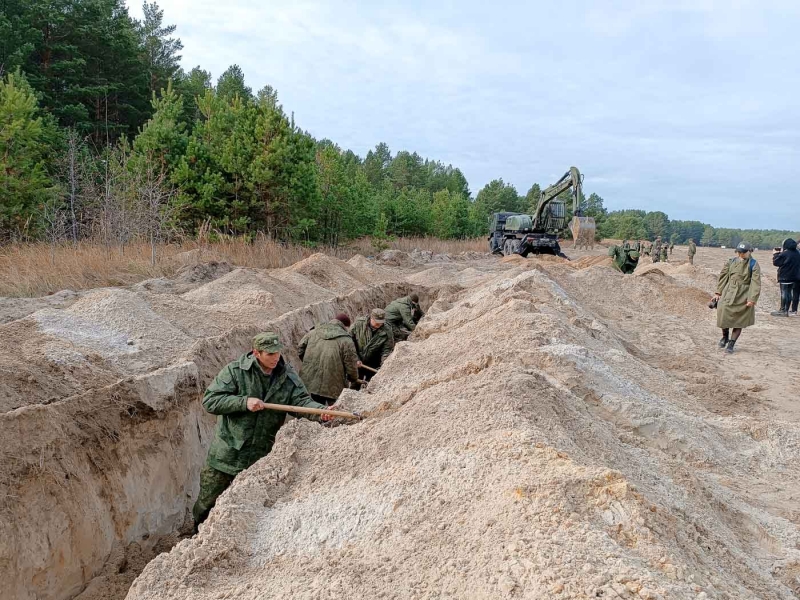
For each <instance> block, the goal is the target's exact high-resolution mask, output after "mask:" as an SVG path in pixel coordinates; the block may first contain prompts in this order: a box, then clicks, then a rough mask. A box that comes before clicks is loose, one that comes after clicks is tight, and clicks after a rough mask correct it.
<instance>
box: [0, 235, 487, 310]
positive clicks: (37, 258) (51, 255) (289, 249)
mask: <svg viewBox="0 0 800 600" xmlns="http://www.w3.org/2000/svg"><path fill="white" fill-rule="evenodd" d="M387 245H388V248H394V249H398V250H404V251H411V250H413V249H414V248H418V249H420V250H430V251H431V252H434V253H437V254H439V253H440V254H459V253H461V252H469V251H472V252H485V251H486V240H485V239H484V238H475V239H469V240H440V239H436V238H399V239H397V240H394V241H389V242H387ZM190 251H195V252H194V254H197V255H198V256H197V258H195V260H197V259H204V258H207V259H208V260H214V259H216V260H225V261H227V262H229V263H231V264H234V265H237V266H242V267H253V268H260V269H274V268H280V267H287V266H289V265H292V264H294V263H296V262H298V261H300V260H302V259H304V258H306V257H308V256H310V255H312V254H314V253H315V252H324V253H325V254H329V255H331V256H336V257H338V258H344V259H347V258H350V257H352V256H354V255H356V254H362V255H364V256H370V255H373V254H376V249H375V247H374V246H373V245H372V243H371V241H370V240H369V239H363V240H357V241H355V242H353V243H351V244H347V245H342V246H339V247H336V248H330V247H319V248H308V247H305V246H298V245H281V244H278V243H276V242H274V241H271V240H266V239H265V240H261V241H256V242H253V243H250V242H246V241H244V240H241V239H233V240H226V241H221V242H216V243H212V244H202V243H199V242H188V243H181V244H164V245H162V246H159V247H158V248H157V257H158V259H157V261H156V264H155V266H153V265H152V264H151V256H150V246H149V245H148V244H145V243H137V244H132V245H129V246H126V247H125V248H124V252H123V251H120V249H119V248H116V247H113V248H111V249H110V251H109V249H108V248H106V246H104V245H103V244H99V243H92V242H84V243H80V244H78V245H77V246H73V245H71V244H69V245H59V246H56V247H55V248H53V247H51V246H49V245H48V244H44V243H38V244H14V245H10V246H4V247H0V296H13V297H29V296H44V295H47V294H52V293H54V292H57V291H59V290H64V289H71V290H85V289H91V288H98V287H108V286H124V285H131V284H134V283H137V282H139V281H143V280H145V279H149V278H151V277H163V276H168V275H172V274H174V273H175V272H176V271H177V270H178V269H180V268H181V267H182V266H183V264H184V262H185V260H183V259H184V258H185V257H186V255H185V254H184V253H186V252H190ZM182 254H183V255H184V256H183V257H181V256H179V255H182Z"/></svg>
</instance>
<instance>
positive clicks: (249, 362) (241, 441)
mask: <svg viewBox="0 0 800 600" xmlns="http://www.w3.org/2000/svg"><path fill="white" fill-rule="evenodd" d="M282 350H283V345H282V344H281V342H280V340H279V338H278V335H277V334H276V333H273V332H269V331H268V332H264V333H260V334H259V335H257V336H256V337H255V338H253V350H252V351H251V352H248V353H247V354H242V355H241V356H240V357H239V358H237V359H236V360H234V361H233V362H231V363H228V364H227V365H226V366H225V367H224V368H223V369H222V370H221V371H220V372H219V374H218V375H217V376H216V377H215V378H214V381H212V382H211V385H209V386H208V388H207V389H206V393H205V395H204V396H203V408H205V409H206V410H207V411H208V412H209V413H211V414H212V415H217V427H216V430H215V431H214V439H213V440H212V442H211V447H210V448H209V449H208V456H207V458H206V464H205V466H204V467H203V469H202V471H200V494H199V495H198V496H197V501H196V502H195V504H194V508H193V509H192V516H193V517H194V523H195V529H196V528H197V526H198V525H200V523H202V522H203V521H205V519H206V517H207V516H208V513H209V512H210V511H211V509H212V508H213V507H214V504H215V503H216V501H217V498H219V496H220V495H221V494H222V492H224V491H225V490H226V489H227V488H228V487H229V486H230V485H231V483H233V479H234V477H236V475H238V474H239V473H240V472H242V471H244V470H245V469H247V468H248V467H250V465H252V464H253V463H255V462H256V461H257V460H259V459H260V458H263V457H264V456H266V455H267V454H269V453H270V451H271V450H272V445H273V444H274V443H275V435H276V434H277V433H278V430H279V429H280V428H281V426H282V425H283V423H284V421H285V420H286V413H282V412H275V411H271V410H265V406H264V405H265V403H269V404H291V405H292V406H307V407H310V408H327V407H326V406H325V405H323V404H320V403H318V402H314V401H313V400H312V399H311V396H309V394H308V392H307V391H306V388H305V386H304V385H303V382H302V381H301V380H300V377H298V375H297V373H296V372H295V370H294V369H293V368H292V367H291V365H289V364H287V363H286V362H285V361H284V360H283V357H282V356H281V351H282Z"/></svg>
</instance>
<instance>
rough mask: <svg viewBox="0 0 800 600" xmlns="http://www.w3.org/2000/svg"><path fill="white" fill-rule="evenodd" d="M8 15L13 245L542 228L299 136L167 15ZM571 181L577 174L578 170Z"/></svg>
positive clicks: (7, 229)
mask: <svg viewBox="0 0 800 600" xmlns="http://www.w3.org/2000/svg"><path fill="white" fill-rule="evenodd" d="M143 12H144V18H143V19H142V20H141V21H138V20H136V19H133V18H131V16H130V15H129V14H128V11H127V8H126V7H125V4H124V2H123V0H3V1H2V2H0V190H2V202H1V203H0V241H5V242H8V241H15V240H34V239H45V240H47V241H50V242H52V243H53V244H56V243H60V242H62V241H65V240H72V241H78V240H80V239H82V238H92V239H99V240H102V241H104V242H105V243H106V244H108V245H109V247H110V246H112V245H117V246H120V247H121V248H124V246H125V244H126V243H128V242H129V241H130V240H132V239H142V238H144V239H148V240H150V241H151V242H152V243H153V244H154V247H155V245H156V244H157V242H159V241H161V240H164V239H168V238H170V237H173V236H179V235H182V234H189V235H192V234H195V233H196V232H198V231H211V232H214V234H215V235H232V236H246V237H254V236H255V235H256V234H258V233H264V234H266V235H268V236H270V237H272V238H274V239H278V240H286V241H294V242H301V243H304V244H308V245H315V244H329V245H336V244H339V243H343V242H345V241H346V240H349V239H353V238H358V237H362V236H374V237H375V238H377V239H383V238H386V237H387V236H392V235H397V236H425V235H430V236H437V237H442V238H466V237H474V236H479V235H485V234H486V233H487V229H488V219H489V217H490V215H491V214H492V213H493V212H496V211H501V210H508V211H515V212H533V211H534V210H535V206H536V202H537V201H538V197H539V193H540V186H539V185H538V184H533V185H532V186H531V188H530V189H529V190H528V192H527V193H526V194H525V195H524V196H523V195H520V194H518V193H517V190H516V189H515V188H514V186H513V185H510V184H508V183H505V182H504V181H503V180H502V179H496V180H494V181H491V182H490V183H488V184H487V185H486V186H484V187H483V188H482V189H481V190H480V191H478V193H477V194H475V195H474V196H473V194H472V192H471V190H470V189H469V185H468V183H467V180H466V178H465V177H464V174H463V173H462V172H461V171H460V170H459V169H458V168H456V167H454V166H452V165H449V164H445V163H443V162H440V161H438V160H434V159H430V158H423V157H422V156H420V155H419V154H418V153H416V152H413V151H406V150H403V151H399V152H396V153H392V151H391V150H390V148H389V147H388V146H387V145H386V144H385V143H379V144H377V145H376V146H375V148H374V149H373V150H370V151H369V152H367V154H366V156H364V157H360V156H358V155H356V154H355V153H354V152H352V151H351V150H347V149H343V148H341V147H339V146H338V145H336V143H334V142H333V141H331V140H326V139H323V140H317V139H315V138H314V137H313V136H311V135H310V134H309V133H308V132H306V131H304V130H303V129H301V127H300V126H299V125H298V124H296V123H295V120H294V117H293V115H292V114H291V113H290V112H287V111H286V110H285V109H284V108H283V107H282V106H281V104H280V102H279V100H278V94H277V91H276V90H274V89H273V88H272V87H270V86H269V85H267V86H265V87H264V88H262V89H261V90H258V91H257V92H253V90H252V89H251V88H250V87H248V86H247V84H246V81H245V76H244V73H243V72H242V70H241V69H240V68H239V67H238V66H237V65H233V66H231V67H229V68H228V69H227V70H226V71H225V72H224V73H223V74H222V75H221V76H220V77H219V78H218V79H217V80H216V81H213V79H212V76H211V74H210V73H209V72H207V71H205V70H203V69H202V68H201V67H200V66H198V67H195V68H194V69H191V70H190V71H188V72H187V71H184V70H183V69H182V68H181V67H180V59H181V55H180V52H181V50H182V48H183V46H182V43H181V41H180V39H179V38H177V37H175V35H174V34H175V30H176V28H175V26H174V25H165V24H164V23H163V11H161V10H160V9H159V7H158V6H157V5H156V4H155V3H145V4H144V11H143ZM565 166H566V165H565ZM581 203H582V207H583V210H584V213H585V214H587V215H589V216H594V217H595V218H596V220H597V222H598V226H599V227H598V233H599V235H602V236H605V237H617V238H623V237H627V238H635V237H642V238H652V237H654V236H655V235H661V236H662V237H666V238H669V239H673V240H674V241H676V242H678V243H680V242H683V241H685V240H686V239H688V238H689V237H694V238H695V239H696V240H698V241H700V242H702V243H706V244H708V245H733V244H735V243H736V242H737V241H738V240H739V239H741V238H742V237H744V238H746V239H747V240H748V241H750V242H751V243H754V244H756V245H759V244H761V243H765V244H766V243H769V244H772V245H776V244H777V240H778V238H780V239H783V238H782V237H781V236H783V237H785V235H784V234H785V233H788V232H772V231H770V232H744V231H740V230H724V229H714V228H713V227H710V226H709V225H705V224H702V223H699V222H695V221H670V220H669V218H668V217H667V215H666V214H664V213H661V212H650V213H646V212H644V211H615V212H608V211H607V210H606V209H605V207H604V201H603V198H601V197H600V196H598V195H597V194H590V195H589V196H588V197H587V198H584V197H581Z"/></svg>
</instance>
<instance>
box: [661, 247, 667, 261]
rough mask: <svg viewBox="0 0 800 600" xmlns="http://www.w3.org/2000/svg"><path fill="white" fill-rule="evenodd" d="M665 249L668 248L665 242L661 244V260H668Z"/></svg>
mask: <svg viewBox="0 0 800 600" xmlns="http://www.w3.org/2000/svg"><path fill="white" fill-rule="evenodd" d="M667 250H668V247H667V245H666V244H664V245H663V246H661V262H668V261H667Z"/></svg>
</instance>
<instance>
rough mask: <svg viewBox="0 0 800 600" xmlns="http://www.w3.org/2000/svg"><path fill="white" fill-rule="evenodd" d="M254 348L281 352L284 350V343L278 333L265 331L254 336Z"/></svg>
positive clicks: (262, 350)
mask: <svg viewBox="0 0 800 600" xmlns="http://www.w3.org/2000/svg"><path fill="white" fill-rule="evenodd" d="M253 350H259V351H260V352H269V353H270V354H272V353H274V352H280V351H281V350H283V344H281V340H280V338H279V337H278V334H277V333H273V332H271V331H265V332H264V333H259V334H258V335H257V336H256V337H254V338H253Z"/></svg>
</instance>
